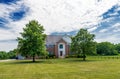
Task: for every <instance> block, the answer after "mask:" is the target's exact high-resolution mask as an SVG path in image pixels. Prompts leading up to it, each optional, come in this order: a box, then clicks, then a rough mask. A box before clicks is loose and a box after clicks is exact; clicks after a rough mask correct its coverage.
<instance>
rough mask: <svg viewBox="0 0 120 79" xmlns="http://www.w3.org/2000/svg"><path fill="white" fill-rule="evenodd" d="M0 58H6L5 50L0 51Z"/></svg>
mask: <svg viewBox="0 0 120 79" xmlns="http://www.w3.org/2000/svg"><path fill="white" fill-rule="evenodd" d="M0 59H8V56H7V52H5V51H0Z"/></svg>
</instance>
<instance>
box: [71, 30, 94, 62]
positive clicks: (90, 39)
mask: <svg viewBox="0 0 120 79" xmlns="http://www.w3.org/2000/svg"><path fill="white" fill-rule="evenodd" d="M94 37H95V35H94V34H90V33H89V32H88V31H87V29H80V30H79V31H78V33H77V35H76V36H74V37H72V43H71V51H72V52H75V53H76V54H78V55H81V56H82V57H83V60H85V58H86V54H89V53H96V45H95V44H96V43H95V42H94Z"/></svg>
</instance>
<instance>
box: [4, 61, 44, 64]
mask: <svg viewBox="0 0 120 79" xmlns="http://www.w3.org/2000/svg"><path fill="white" fill-rule="evenodd" d="M44 62H45V61H43V60H39V61H38V60H36V61H35V62H33V61H32V60H15V61H10V62H6V64H38V63H44Z"/></svg>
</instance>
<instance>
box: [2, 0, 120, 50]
mask: <svg viewBox="0 0 120 79" xmlns="http://www.w3.org/2000/svg"><path fill="white" fill-rule="evenodd" d="M0 8H1V12H0V36H1V38H0V50H3V51H9V50H12V49H14V48H16V47H17V41H15V40H16V38H17V37H19V36H20V34H19V33H20V32H22V29H23V27H25V24H26V23H28V22H29V21H30V20H33V19H35V20H38V21H39V23H40V24H42V25H43V26H44V28H45V33H46V34H56V33H57V34H64V33H68V34H72V35H73V34H75V33H76V32H77V31H78V30H79V29H80V28H87V29H88V31H89V32H91V33H94V34H95V35H96V38H95V40H96V41H97V42H102V41H109V42H112V43H120V22H119V21H120V1H119V0H0Z"/></svg>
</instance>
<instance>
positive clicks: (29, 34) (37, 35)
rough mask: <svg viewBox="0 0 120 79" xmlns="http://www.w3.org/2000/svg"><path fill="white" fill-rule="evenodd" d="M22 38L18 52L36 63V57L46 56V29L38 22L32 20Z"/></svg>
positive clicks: (19, 40)
mask: <svg viewBox="0 0 120 79" xmlns="http://www.w3.org/2000/svg"><path fill="white" fill-rule="evenodd" d="M20 34H21V36H22V37H19V38H18V52H19V53H20V54H21V55H23V56H26V57H32V58H33V62H35V57H36V56H40V55H45V54H46V47H45V38H46V35H45V34H44V28H43V26H42V25H41V24H39V23H38V22H37V21H35V20H32V21H30V22H29V23H28V24H26V27H25V28H23V32H22V33H20Z"/></svg>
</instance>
